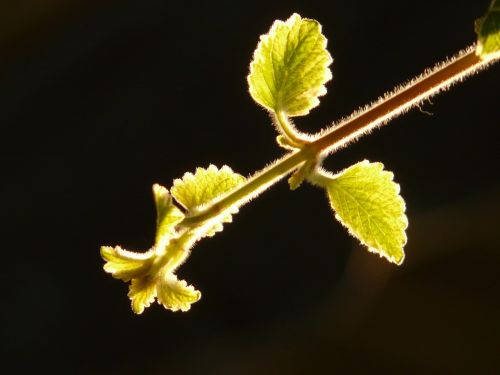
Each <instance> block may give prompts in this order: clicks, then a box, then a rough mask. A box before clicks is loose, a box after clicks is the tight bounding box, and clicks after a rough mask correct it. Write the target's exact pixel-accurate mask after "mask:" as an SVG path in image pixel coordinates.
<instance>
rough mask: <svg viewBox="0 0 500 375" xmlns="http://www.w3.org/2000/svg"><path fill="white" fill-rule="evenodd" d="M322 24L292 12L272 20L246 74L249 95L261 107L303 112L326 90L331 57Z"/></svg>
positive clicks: (294, 114) (261, 38)
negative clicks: (285, 19)
mask: <svg viewBox="0 0 500 375" xmlns="http://www.w3.org/2000/svg"><path fill="white" fill-rule="evenodd" d="M326 44H327V40H326V38H325V37H324V36H323V35H322V34H321V25H320V24H319V23H318V22H317V21H315V20H310V19H306V18H304V19H303V18H301V17H300V16H299V15H298V14H293V15H292V16H291V17H290V18H289V19H288V20H287V21H286V22H283V21H279V20H278V21H275V22H274V24H273V25H272V27H271V30H270V31H269V33H268V34H265V35H262V36H261V37H260V42H259V44H258V46H257V49H256V50H255V52H254V55H253V61H252V63H251V64H250V74H249V75H248V77H247V81H248V85H249V88H250V94H251V95H252V98H253V99H254V100H255V101H256V102H257V103H259V104H260V105H262V106H263V107H264V108H266V109H268V110H269V111H273V112H275V113H278V112H281V111H282V112H285V113H286V114H287V115H288V116H290V117H293V116H303V115H306V114H308V113H309V111H310V110H311V109H312V108H314V107H316V106H317V105H318V104H319V99H318V97H319V96H321V95H324V94H326V88H325V86H324V85H325V83H326V82H327V81H329V80H330V79H331V78H332V73H331V71H330V69H329V68H328V66H329V65H330V64H331V63H332V61H333V60H332V58H331V56H330V54H329V53H328V51H327V50H326Z"/></svg>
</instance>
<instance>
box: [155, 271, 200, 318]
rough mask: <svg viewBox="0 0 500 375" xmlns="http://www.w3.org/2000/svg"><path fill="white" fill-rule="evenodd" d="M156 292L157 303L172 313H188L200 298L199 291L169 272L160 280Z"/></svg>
mask: <svg viewBox="0 0 500 375" xmlns="http://www.w3.org/2000/svg"><path fill="white" fill-rule="evenodd" d="M157 291H158V296H157V297H158V303H161V304H162V305H163V306H165V308H166V309H169V310H172V311H178V310H181V311H188V310H189V309H190V308H191V304H193V303H195V302H197V301H199V299H200V298H201V293H200V292H199V291H197V290H196V289H195V288H193V286H191V285H188V284H187V283H186V282H185V281H184V280H178V279H177V276H176V275H174V274H173V273H170V272H168V273H166V274H165V275H163V276H162V277H161V278H160V280H159V282H158V286H157Z"/></svg>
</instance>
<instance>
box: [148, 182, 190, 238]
mask: <svg viewBox="0 0 500 375" xmlns="http://www.w3.org/2000/svg"><path fill="white" fill-rule="evenodd" d="M153 195H154V198H155V205H156V214H157V216H156V244H158V243H159V242H160V241H161V240H164V239H166V238H168V237H171V236H172V235H173V234H174V233H175V226H176V225H177V224H178V223H180V222H181V221H182V219H184V214H183V213H182V211H181V210H179V209H178V208H177V206H175V204H174V202H173V200H172V196H171V195H170V194H169V193H168V190H167V189H166V188H164V187H163V186H160V185H158V184H155V185H153Z"/></svg>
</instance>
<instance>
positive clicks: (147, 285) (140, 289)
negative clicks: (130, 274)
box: [128, 276, 157, 314]
mask: <svg viewBox="0 0 500 375" xmlns="http://www.w3.org/2000/svg"><path fill="white" fill-rule="evenodd" d="M156 284H157V281H156V279H155V278H152V277H149V276H144V277H141V278H138V279H133V280H132V282H131V283H130V288H129V292H128V296H129V298H130V301H131V302H132V310H133V311H134V312H135V313H136V314H142V312H143V311H144V309H145V308H146V307H149V306H150V305H151V304H152V303H153V302H154V300H155V297H156V292H157V286H156Z"/></svg>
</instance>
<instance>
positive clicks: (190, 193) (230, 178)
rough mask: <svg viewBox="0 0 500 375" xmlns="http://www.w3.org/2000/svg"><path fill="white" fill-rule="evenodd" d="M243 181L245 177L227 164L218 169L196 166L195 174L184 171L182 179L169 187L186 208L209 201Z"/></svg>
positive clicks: (189, 208) (211, 166)
mask: <svg viewBox="0 0 500 375" xmlns="http://www.w3.org/2000/svg"><path fill="white" fill-rule="evenodd" d="M244 181H245V177H243V176H241V175H239V174H237V173H234V172H233V171H232V170H231V168H229V167H228V166H226V165H225V166H223V167H222V168H221V169H218V168H217V167H216V166H214V165H210V166H209V167H208V169H203V168H197V169H196V172H195V174H194V175H193V174H192V173H185V174H184V176H183V177H182V179H176V180H174V186H173V187H172V189H171V192H172V195H173V197H174V198H175V199H176V200H177V201H178V202H179V203H180V204H182V205H183V206H184V207H185V208H186V209H187V210H191V209H193V208H196V207H199V206H201V205H203V204H206V203H209V202H211V201H212V200H213V199H215V198H217V197H219V196H221V195H223V194H224V193H227V192H229V191H231V190H233V189H234V188H236V187H237V186H238V185H240V184H242V183H243V182H244Z"/></svg>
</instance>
